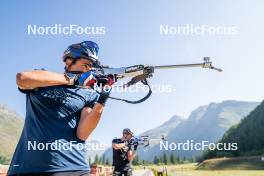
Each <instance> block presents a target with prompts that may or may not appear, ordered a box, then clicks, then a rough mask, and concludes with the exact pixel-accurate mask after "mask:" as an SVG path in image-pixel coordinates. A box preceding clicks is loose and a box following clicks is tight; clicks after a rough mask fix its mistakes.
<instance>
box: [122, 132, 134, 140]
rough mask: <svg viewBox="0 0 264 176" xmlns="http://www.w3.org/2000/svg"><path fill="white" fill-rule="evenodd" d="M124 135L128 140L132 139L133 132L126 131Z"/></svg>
mask: <svg viewBox="0 0 264 176" xmlns="http://www.w3.org/2000/svg"><path fill="white" fill-rule="evenodd" d="M123 137H124V138H125V139H126V140H130V139H131V138H132V135H131V134H127V133H124V134H123Z"/></svg>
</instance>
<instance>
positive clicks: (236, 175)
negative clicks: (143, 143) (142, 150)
mask: <svg viewBox="0 0 264 176" xmlns="http://www.w3.org/2000/svg"><path fill="white" fill-rule="evenodd" d="M148 168H153V169H155V170H162V168H163V166H156V165H151V166H148ZM166 168H167V172H168V175H169V176H264V162H263V161H261V157H260V156H258V157H240V158H220V159H211V160H206V161H204V162H203V163H201V164H199V165H198V164H197V163H190V164H179V165H169V166H166Z"/></svg>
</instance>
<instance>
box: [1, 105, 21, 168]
mask: <svg viewBox="0 0 264 176" xmlns="http://www.w3.org/2000/svg"><path fill="white" fill-rule="evenodd" d="M22 126H23V119H22V118H20V117H18V115H17V114H16V113H15V112H14V111H12V110H10V109H8V108H7V107H6V106H4V105H0V164H7V163H8V162H9V161H10V159H11V157H12V154H13V152H14V149H15V146H16V144H17V142H18V139H19V137H20V134H21V130H22Z"/></svg>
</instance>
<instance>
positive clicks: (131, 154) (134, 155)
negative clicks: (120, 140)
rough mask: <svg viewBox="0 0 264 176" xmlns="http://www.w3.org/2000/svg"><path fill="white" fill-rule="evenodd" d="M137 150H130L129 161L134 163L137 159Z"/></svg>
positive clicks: (128, 153)
mask: <svg viewBox="0 0 264 176" xmlns="http://www.w3.org/2000/svg"><path fill="white" fill-rule="evenodd" d="M136 155H137V154H136V150H134V151H133V150H131V149H130V150H129V151H128V152H127V159H128V161H132V160H133V159H134V158H135V157H136Z"/></svg>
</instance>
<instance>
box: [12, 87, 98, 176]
mask: <svg viewBox="0 0 264 176" xmlns="http://www.w3.org/2000/svg"><path fill="white" fill-rule="evenodd" d="M23 92H24V93H26V99H27V102H26V118H25V124H24V128H23V131H22V134H21V137H20V140H19V142H18V144H17V147H16V150H15V153H14V155H13V159H12V161H11V164H10V167H9V171H8V175H12V174H17V173H35V172H59V171H74V170H89V169H90V168H89V165H88V163H87V160H86V158H87V153H86V152H87V150H86V147H85V141H81V140H80V139H78V138H77V136H76V129H77V125H78V122H79V118H80V114H81V110H82V109H83V108H84V107H93V105H94V103H95V102H96V101H97V99H98V96H99V95H98V93H96V92H95V91H94V90H92V89H85V88H77V87H74V86H51V87H45V88H38V89H36V90H32V91H23Z"/></svg>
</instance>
